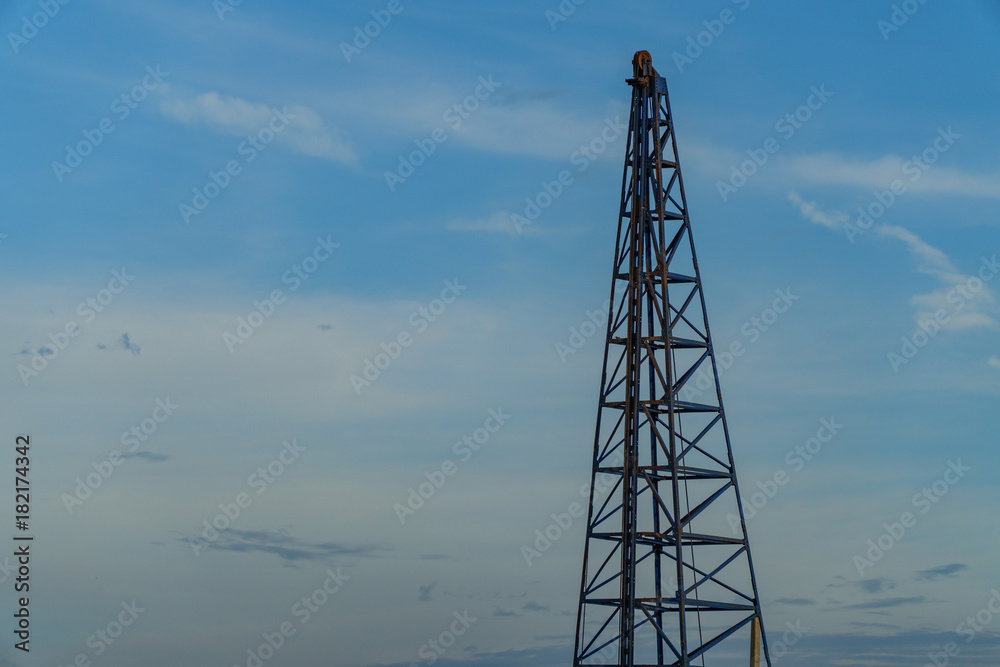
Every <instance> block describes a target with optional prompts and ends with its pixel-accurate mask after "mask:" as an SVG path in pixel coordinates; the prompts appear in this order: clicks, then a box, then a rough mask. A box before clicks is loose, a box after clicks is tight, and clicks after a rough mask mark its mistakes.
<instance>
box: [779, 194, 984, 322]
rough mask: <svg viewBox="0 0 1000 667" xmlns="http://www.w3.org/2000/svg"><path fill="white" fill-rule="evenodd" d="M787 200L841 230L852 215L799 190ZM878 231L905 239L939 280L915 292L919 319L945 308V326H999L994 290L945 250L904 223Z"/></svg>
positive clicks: (923, 270)
mask: <svg viewBox="0 0 1000 667" xmlns="http://www.w3.org/2000/svg"><path fill="white" fill-rule="evenodd" d="M788 200H789V201H790V202H792V204H794V205H795V207H796V208H798V209H799V213H801V214H802V217H803V218H804V219H805V220H808V221H809V222H812V223H813V224H817V225H821V226H823V227H826V228H827V229H830V230H832V231H835V232H839V231H841V230H842V229H843V228H844V225H846V224H848V223H849V222H850V217H849V216H848V215H847V214H846V213H845V212H843V211H837V210H824V209H823V208H822V207H820V206H819V204H817V203H816V202H813V201H808V200H806V199H803V198H802V197H801V196H800V195H799V194H798V193H797V192H794V191H793V192H789V193H788ZM875 232H876V233H877V234H878V235H880V236H883V237H887V238H894V239H896V240H898V241H900V242H902V243H903V244H904V245H905V246H906V249H907V251H908V252H909V254H910V256H911V257H912V258H913V260H914V261H915V263H916V269H917V271H919V272H920V273H923V274H926V275H929V276H931V277H933V278H934V279H935V280H937V281H938V283H940V286H939V287H938V288H937V289H934V290H932V291H931V292H929V293H927V294H916V295H914V296H913V297H912V298H911V299H910V302H911V303H912V304H913V305H914V306H916V307H917V312H916V313H915V314H914V318H915V320H916V321H917V322H918V323H919V322H925V321H927V320H933V319H935V313H937V312H938V311H940V310H944V311H945V312H947V313H949V315H950V316H949V318H948V320H947V322H945V323H943V324H942V325H941V328H942V329H949V330H952V331H962V330H965V329H973V328H978V327H983V328H988V329H995V328H997V326H998V325H997V321H996V319H995V318H994V313H995V311H996V299H995V297H994V296H993V292H992V290H990V288H989V287H988V286H987V285H985V284H984V283H983V282H982V281H979V280H978V278H975V277H974V276H970V275H966V274H964V273H962V272H961V271H959V270H958V269H957V268H955V265H954V263H952V261H951V259H950V258H949V257H948V256H947V255H946V254H945V253H944V252H942V251H941V250H940V249H938V248H935V247H934V246H932V245H930V244H929V243H927V242H926V241H924V240H923V239H921V238H920V237H919V236H917V235H916V234H914V233H913V232H911V231H910V230H908V229H906V228H905V227H900V226H898V225H888V224H883V225H880V226H879V227H876V228H875ZM977 281H978V285H980V287H979V288H978V289H972V288H971V287H969V286H970V285H975V284H977ZM962 286H964V287H965V288H964V289H963V290H962V291H960V292H957V293H958V294H959V295H960V296H961V304H962V305H961V308H960V309H959V308H958V307H957V306H956V305H955V301H954V300H953V299H955V293H956V290H958V289H959V288H961V287H962ZM949 297H950V298H949Z"/></svg>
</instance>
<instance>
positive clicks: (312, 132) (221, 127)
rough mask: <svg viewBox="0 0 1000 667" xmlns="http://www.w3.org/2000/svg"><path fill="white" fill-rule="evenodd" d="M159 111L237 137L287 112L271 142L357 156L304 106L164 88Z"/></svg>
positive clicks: (347, 158)
mask: <svg viewBox="0 0 1000 667" xmlns="http://www.w3.org/2000/svg"><path fill="white" fill-rule="evenodd" d="M165 95H166V97H165V99H163V101H162V102H161V103H160V110H161V112H162V113H163V115H164V116H166V117H167V118H169V119H171V120H174V121H177V122H179V123H183V124H185V125H205V126H207V127H209V128H211V129H212V130H214V131H216V132H222V133H225V134H233V135H237V136H243V135H248V134H251V133H257V132H259V131H260V130H262V129H263V128H266V127H268V124H269V123H270V122H271V120H272V118H274V117H275V115H276V114H282V115H283V116H284V115H287V117H288V118H289V119H290V121H289V124H288V127H287V128H285V129H283V130H282V131H281V132H276V133H275V134H274V137H275V138H274V141H275V142H276V143H280V144H283V145H284V146H286V147H287V148H288V149H290V150H292V151H294V152H296V153H301V154H303V155H309V156H312V157H318V158H324V159H327V160H332V161H333V162H339V163H341V164H346V165H354V164H355V163H357V155H356V154H355V153H354V150H353V149H352V148H351V147H350V145H349V144H348V142H347V140H346V139H345V138H344V137H343V136H342V135H341V134H340V133H338V132H337V131H335V130H332V129H330V128H328V127H326V125H325V124H324V122H323V119H322V118H320V116H319V114H318V113H316V112H315V111H313V110H312V109H310V108H309V107H305V106H298V105H288V106H281V107H273V106H269V105H267V104H263V103H260V102H250V101H247V100H245V99H243V98H240V97H234V96H231V95H222V94H220V93H219V92H217V91H212V92H208V93H202V94H200V95H195V96H193V97H187V96H182V95H180V94H178V93H176V92H174V91H173V89H170V88H167V89H166V92H165Z"/></svg>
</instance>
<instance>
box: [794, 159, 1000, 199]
mask: <svg viewBox="0 0 1000 667" xmlns="http://www.w3.org/2000/svg"><path fill="white" fill-rule="evenodd" d="M941 159H944V158H941ZM907 162H909V159H907V158H902V157H899V156H898V155H885V156H883V157H880V158H878V159H875V160H857V159H853V158H848V157H845V156H843V155H839V154H837V153H821V154H819V155H803V156H798V157H794V158H789V159H787V160H784V161H783V163H784V166H785V167H786V171H787V173H788V175H789V176H790V177H792V178H794V179H795V180H796V181H799V182H805V183H812V184H816V185H846V186H853V187H861V188H871V189H880V190H885V189H887V188H888V187H889V186H890V185H891V184H892V183H893V181H896V180H899V181H902V183H903V184H904V185H905V186H906V188H907V192H913V193H919V194H927V195H957V196H966V197H982V198H987V199H1000V173H992V174H990V173H981V172H975V171H968V170H964V169H958V168H956V167H947V166H942V165H938V164H935V165H932V166H930V167H929V168H928V169H926V170H920V168H919V167H917V166H916V165H915V164H911V165H907Z"/></svg>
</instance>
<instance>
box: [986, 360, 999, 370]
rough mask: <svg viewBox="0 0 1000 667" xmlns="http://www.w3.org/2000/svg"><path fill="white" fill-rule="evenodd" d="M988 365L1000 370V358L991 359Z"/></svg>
mask: <svg viewBox="0 0 1000 667" xmlns="http://www.w3.org/2000/svg"><path fill="white" fill-rule="evenodd" d="M986 363H988V364H989V365H990V366H992V367H993V368H996V369H997V370H1000V357H990V358H989V361H987V362H986Z"/></svg>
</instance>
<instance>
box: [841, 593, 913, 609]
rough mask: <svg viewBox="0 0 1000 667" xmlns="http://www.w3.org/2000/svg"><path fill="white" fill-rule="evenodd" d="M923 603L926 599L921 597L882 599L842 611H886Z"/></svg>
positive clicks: (862, 603) (848, 607)
mask: <svg viewBox="0 0 1000 667" xmlns="http://www.w3.org/2000/svg"><path fill="white" fill-rule="evenodd" d="M923 602H927V598H926V597H924V596H923V595H919V596H917V597H909V598H883V599H881V600H873V601H871V602H861V603H858V604H850V605H847V606H846V607H844V609H888V608H890V607H900V606H903V605H908V604H921V603H923Z"/></svg>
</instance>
